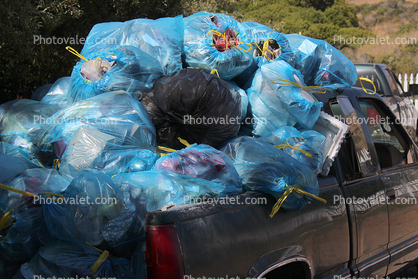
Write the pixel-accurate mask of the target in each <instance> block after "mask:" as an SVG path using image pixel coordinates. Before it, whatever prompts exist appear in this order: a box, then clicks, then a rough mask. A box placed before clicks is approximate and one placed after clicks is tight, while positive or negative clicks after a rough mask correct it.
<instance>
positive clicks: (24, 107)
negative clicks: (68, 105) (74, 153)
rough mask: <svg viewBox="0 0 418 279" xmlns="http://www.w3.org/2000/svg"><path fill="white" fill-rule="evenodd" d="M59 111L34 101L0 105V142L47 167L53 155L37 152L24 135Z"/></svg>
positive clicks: (25, 100)
mask: <svg viewBox="0 0 418 279" xmlns="http://www.w3.org/2000/svg"><path fill="white" fill-rule="evenodd" d="M58 110H59V109H58V108H56V107H54V106H52V105H50V104H45V103H41V102H39V101H34V100H27V99H21V100H15V101H10V102H7V103H4V104H2V105H0V140H1V141H4V142H7V143H9V144H11V145H14V146H17V147H20V148H22V149H24V150H26V152H28V153H29V155H30V157H31V161H33V162H34V163H35V164H40V165H42V166H45V165H48V162H50V161H51V160H50V159H51V156H52V155H53V154H45V153H42V152H39V150H37V149H36V148H34V147H33V145H32V143H31V142H30V141H28V140H27V139H25V138H24V137H25V133H26V132H27V131H28V130H29V129H31V128H33V127H35V126H37V125H39V124H42V123H45V121H46V120H47V119H48V118H49V117H50V116H52V115H54V114H55V113H56V112H57V111H58Z"/></svg>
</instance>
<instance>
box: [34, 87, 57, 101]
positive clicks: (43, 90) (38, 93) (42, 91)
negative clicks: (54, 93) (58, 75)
mask: <svg viewBox="0 0 418 279" xmlns="http://www.w3.org/2000/svg"><path fill="white" fill-rule="evenodd" d="M51 86H52V84H50V83H48V84H45V85H42V86H39V87H38V88H36V90H35V91H34V92H33V93H32V96H31V100H35V101H40V100H41V99H42V98H43V97H44V96H45V95H46V94H47V93H48V91H49V89H50V88H51Z"/></svg>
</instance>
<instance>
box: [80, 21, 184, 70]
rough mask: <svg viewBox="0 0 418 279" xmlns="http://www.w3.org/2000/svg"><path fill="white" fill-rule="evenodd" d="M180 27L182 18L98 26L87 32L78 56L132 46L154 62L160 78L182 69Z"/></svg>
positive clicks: (181, 34)
mask: <svg viewBox="0 0 418 279" xmlns="http://www.w3.org/2000/svg"><path fill="white" fill-rule="evenodd" d="M183 26H184V24H183V16H182V15H180V16H176V17H172V18H171V17H166V18H159V19H156V20H152V19H145V18H139V19H133V20H130V21H125V22H105V23H99V24H96V25H95V26H93V28H92V29H91V30H90V33H89V35H88V36H87V39H86V43H85V44H84V47H83V50H82V51H81V54H82V55H84V56H87V55H88V54H89V53H93V52H100V51H104V50H108V49H109V48H111V47H113V46H115V45H120V46H133V47H137V48H140V49H141V50H142V51H144V52H146V53H148V54H149V55H150V56H151V57H154V58H155V59H157V60H158V64H159V65H160V66H161V68H162V70H163V73H164V75H166V74H171V73H174V72H176V71H178V70H180V69H182V60H181V54H182V53H183V33H184V31H183V28H184V27H183ZM156 66H157V65H156Z"/></svg>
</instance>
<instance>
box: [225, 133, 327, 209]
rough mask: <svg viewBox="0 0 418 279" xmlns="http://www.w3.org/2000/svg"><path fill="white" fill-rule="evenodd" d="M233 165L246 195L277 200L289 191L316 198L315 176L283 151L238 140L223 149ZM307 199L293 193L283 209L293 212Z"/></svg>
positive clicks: (257, 141)
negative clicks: (258, 193)
mask: <svg viewBox="0 0 418 279" xmlns="http://www.w3.org/2000/svg"><path fill="white" fill-rule="evenodd" d="M221 150H222V151H223V152H225V154H227V155H228V157H229V158H231V159H232V161H233V162H234V166H235V168H236V170H237V172H238V174H239V175H240V179H241V182H242V185H243V189H244V190H245V191H261V192H264V193H267V194H271V195H272V196H273V197H274V198H276V200H278V199H280V198H281V197H282V195H283V194H284V192H285V191H286V190H287V189H289V188H290V187H296V188H299V189H301V190H303V191H306V192H308V193H310V194H313V195H315V196H317V195H318V194H319V185H318V181H317V178H316V176H315V173H314V172H313V171H311V170H310V169H309V168H308V167H307V166H306V165H305V164H304V163H302V162H299V161H297V160H296V159H294V158H292V157H291V156H290V155H288V154H287V153H285V152H284V151H282V150H280V149H278V148H276V147H274V146H272V145H271V144H269V143H267V142H264V141H263V140H261V139H257V138H253V137H239V138H236V139H234V140H231V141H230V142H228V143H227V144H226V145H225V146H224V147H223V148H222V149H221ZM310 200H312V199H311V198H310V197H307V196H306V195H300V194H298V193H295V192H292V193H290V195H289V196H288V197H287V198H286V199H285V201H284V203H283V205H282V207H283V208H284V209H286V210H289V211H296V210H299V209H300V208H302V207H303V206H304V205H306V204H307V203H308V202H309V201H310Z"/></svg>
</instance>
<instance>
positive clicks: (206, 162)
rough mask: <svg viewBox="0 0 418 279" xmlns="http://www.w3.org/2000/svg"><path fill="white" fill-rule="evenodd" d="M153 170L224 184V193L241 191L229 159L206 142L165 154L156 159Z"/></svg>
mask: <svg viewBox="0 0 418 279" xmlns="http://www.w3.org/2000/svg"><path fill="white" fill-rule="evenodd" d="M153 170H166V171H170V172H174V173H178V174H184V175H188V176H193V177H198V178H202V179H205V180H209V181H212V182H216V183H219V184H221V185H224V186H225V190H224V191H223V194H225V195H236V194H239V193H240V192H241V191H242V188H241V183H240V182H239V175H238V173H237V171H236V170H235V167H234V164H233V163H232V161H231V159H229V158H228V156H226V155H225V153H223V152H222V151H219V150H216V149H215V148H213V147H211V146H208V145H206V144H200V145H195V144H194V145H190V146H189V147H186V148H184V149H182V150H178V151H176V152H173V153H171V154H167V155H165V156H163V157H161V158H160V159H158V161H157V162H156V163H155V165H154V167H153Z"/></svg>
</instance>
